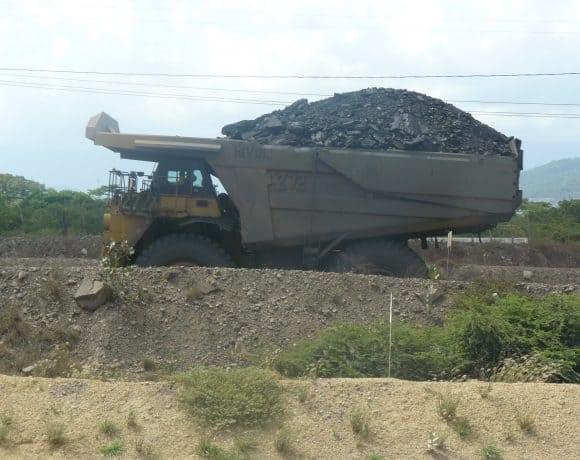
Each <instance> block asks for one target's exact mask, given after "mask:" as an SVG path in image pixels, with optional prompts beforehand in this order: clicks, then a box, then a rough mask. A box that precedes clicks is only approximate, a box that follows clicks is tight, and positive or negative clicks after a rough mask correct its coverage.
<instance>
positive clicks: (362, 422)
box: [350, 409, 371, 439]
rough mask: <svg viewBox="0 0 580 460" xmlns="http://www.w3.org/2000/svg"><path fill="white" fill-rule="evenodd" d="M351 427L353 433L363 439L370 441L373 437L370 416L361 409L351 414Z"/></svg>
mask: <svg viewBox="0 0 580 460" xmlns="http://www.w3.org/2000/svg"><path fill="white" fill-rule="evenodd" d="M350 427H351V428H352V432H353V433H354V434H356V435H357V436H359V437H361V438H362V439H368V438H370V436H371V423H370V418H369V415H368V414H367V413H366V412H364V411H362V410H360V409H358V410H355V411H354V412H353V413H352V414H350Z"/></svg>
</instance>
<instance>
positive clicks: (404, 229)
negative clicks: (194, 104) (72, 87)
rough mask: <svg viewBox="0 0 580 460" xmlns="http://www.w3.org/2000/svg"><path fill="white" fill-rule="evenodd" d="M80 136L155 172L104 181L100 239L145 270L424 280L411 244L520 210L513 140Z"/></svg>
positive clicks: (93, 131) (102, 130) (93, 130)
mask: <svg viewBox="0 0 580 460" xmlns="http://www.w3.org/2000/svg"><path fill="white" fill-rule="evenodd" d="M86 137H87V138H88V139H90V140H92V141H93V142H94V144H95V145H100V146H103V147H106V148H108V149H109V150H112V151H114V152H118V153H119V154H120V156H121V158H124V159H133V160H140V161H149V162H154V163H156V167H155V170H154V172H153V173H152V174H151V175H145V174H143V173H137V172H122V171H118V170H112V171H111V172H110V175H109V189H110V190H109V205H108V209H107V212H106V214H105V223H104V227H105V231H104V237H105V241H106V242H111V241H119V242H120V241H126V242H127V243H128V244H129V245H130V246H132V247H133V248H134V256H133V257H134V259H133V262H134V263H135V264H137V265H141V266H154V265H202V266H226V267H236V266H237V267H268V268H306V269H322V270H329V271H354V272H364V273H380V274H387V275H395V276H425V275H426V273H427V269H426V266H425V263H424V262H423V260H422V259H421V257H420V256H419V255H418V254H417V253H416V252H414V251H413V250H412V249H411V248H409V246H408V240H409V239H411V238H420V239H421V240H422V242H423V246H424V245H425V244H426V238H427V237H433V236H438V235H444V234H446V233H447V232H448V231H450V230H452V231H454V232H456V233H457V232H481V231H483V230H485V229H489V228H491V227H493V226H494V225H496V224H497V223H499V222H502V221H506V220H509V219H510V218H511V216H512V215H513V214H514V212H515V210H516V208H517V207H518V206H519V204H520V203H521V191H520V190H519V174H520V171H521V169H522V156H523V152H522V150H521V148H520V142H519V141H518V140H515V139H514V140H512V141H510V150H511V152H512V154H511V155H509V156H508V155H481V154H471V153H469V152H465V153H444V152H422V151H418V152H414V151H413V152H409V151H399V150H386V151H362V150H348V149H334V148H310V147H308V148H307V147H289V146H279V145H275V146H274V145H261V144H257V143H252V142H247V141H238V140H229V139H204V138H195V137H177V136H154V135H141V134H123V133H120V131H119V126H118V123H117V122H116V121H115V120H114V119H113V118H111V117H110V116H109V115H107V114H106V113H100V114H98V115H95V116H94V117H92V118H91V119H90V121H89V123H88V125H87V127H86ZM218 184H219V185H218Z"/></svg>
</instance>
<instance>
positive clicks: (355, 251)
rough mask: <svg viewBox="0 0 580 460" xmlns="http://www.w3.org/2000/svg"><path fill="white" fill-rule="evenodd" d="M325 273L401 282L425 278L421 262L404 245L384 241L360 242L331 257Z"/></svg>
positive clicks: (419, 258) (425, 273) (421, 260)
mask: <svg viewBox="0 0 580 460" xmlns="http://www.w3.org/2000/svg"><path fill="white" fill-rule="evenodd" d="M327 268H328V270H329V271H334V272H351V273H365V274H373V275H386V276H397V277H401V278H427V275H428V270H427V266H426V265H425V262H424V261H423V259H421V257H419V255H418V254H417V253H416V252H415V251H413V250H412V249H411V248H409V247H408V246H407V245H405V244H403V243H398V242H392V241H384V240H370V241H360V242H355V243H352V244H351V245H349V246H348V247H346V248H345V249H344V251H342V252H340V253H338V254H335V255H333V256H332V258H331V260H330V261H329V264H328V267H327Z"/></svg>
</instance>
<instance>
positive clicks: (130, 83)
mask: <svg viewBox="0 0 580 460" xmlns="http://www.w3.org/2000/svg"><path fill="white" fill-rule="evenodd" d="M1 75H4V76H9V77H12V78H14V77H16V78H36V79H46V80H58V81H75V82H85V83H103V84H118V85H128V86H145V87H153V88H155V87H157V88H171V89H193V90H202V91H223V92H233V93H253V94H284V95H288V96H316V97H319V96H320V97H331V96H334V94H325V93H311V92H297V91H273V90H260V89H238V88H216V87H208V86H190V85H168V84H164V83H144V82H139V81H137V82H135V81H120V80H98V79H88V78H62V77H52V76H47V75H22V74H12V73H3V74H1ZM24 83H26V82H24Z"/></svg>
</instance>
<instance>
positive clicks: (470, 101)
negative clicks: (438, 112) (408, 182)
mask: <svg viewBox="0 0 580 460" xmlns="http://www.w3.org/2000/svg"><path fill="white" fill-rule="evenodd" d="M3 75H6V76H10V77H17V78H36V79H47V80H58V81H75V82H84V83H102V84H118V85H127V86H145V87H154V88H155V87H158V88H171V89H192V90H201V91H221V92H232V93H248V94H283V95H287V96H315V97H332V96H334V94H333V93H313V92H305V91H280V90H260V89H239V88H216V87H212V86H190V85H168V84H164V83H144V82H135V81H120V80H98V79H88V78H66V77H65V78H63V77H52V76H46V75H22V74H11V73H4V74H3ZM445 102H451V103H454V104H455V103H458V104H495V105H540V106H555V107H559V106H562V107H580V103H574V102H570V103H568V102H543V101H505V100H492V101H489V100H479V99H445Z"/></svg>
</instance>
